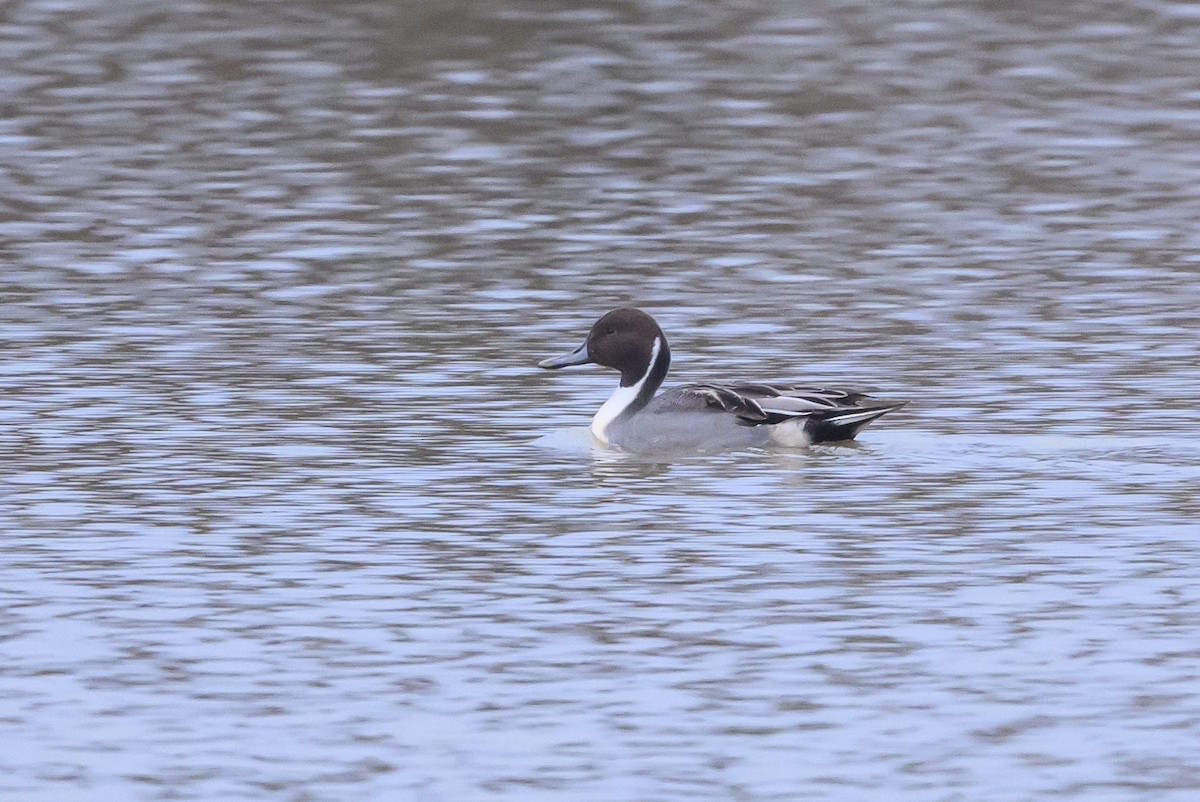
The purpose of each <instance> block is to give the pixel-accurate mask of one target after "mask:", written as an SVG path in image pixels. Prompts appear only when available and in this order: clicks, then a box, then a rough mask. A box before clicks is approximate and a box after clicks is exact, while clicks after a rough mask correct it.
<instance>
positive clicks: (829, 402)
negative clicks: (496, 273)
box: [538, 308, 905, 451]
mask: <svg viewBox="0 0 1200 802" xmlns="http://www.w3.org/2000/svg"><path fill="white" fill-rule="evenodd" d="M589 363H595V364H598V365H603V366H605V367H609V368H614V369H616V370H618V371H620V372H621V384H620V386H619V387H617V390H616V392H614V393H613V394H612V397H611V398H609V399H608V400H607V401H605V402H604V405H603V406H601V407H600V411H599V412H597V413H596V416H595V417H594V418H592V427H591V428H592V434H593V435H594V436H595V437H596V439H597V440H600V441H601V442H602V443H606V444H611V445H614V446H619V447H621V448H623V449H626V450H630V451H663V450H681V449H686V450H701V451H710V450H718V449H728V448H740V447H744V446H752V445H765V444H769V443H771V442H774V443H778V444H780V445H784V446H794V447H798V446H807V445H811V444H813V443H821V442H828V441H835V440H850V439H852V438H853V437H854V435H856V434H858V432H859V430H860V429H862V428H863V427H864V426H866V425H867V424H868V423H870V422H871V421H873V420H875V419H876V418H878V417H879V416H881V415H885V414H887V413H888V412H891V411H892V410H895V409H899V408H900V407H902V406H904V404H905V402H903V401H900V402H881V401H878V400H877V399H874V398H872V397H871V396H868V395H865V394H864V393H860V392H855V391H852V390H840V389H833V388H819V387H802V386H800V385H795V384H775V383H769V384H763V383H750V382H734V383H730V384H717V383H711V382H705V383H702V384H684V385H681V386H679V387H673V388H671V389H670V390H667V391H665V392H663V393H661V394H660V395H655V394H654V393H655V392H656V391H657V390H658V388H659V386H660V385H661V384H662V383H663V379H665V378H666V377H667V369H668V368H669V367H670V365H671V349H670V347H668V346H667V337H666V335H664V334H663V331H662V329H661V328H660V327H659V325H658V323H656V322H655V320H654V318H652V317H650V315H648V314H646V313H645V312H643V311H641V310H640V309H632V308H622V309H614V310H612V311H611V312H609V313H608V314H606V315H604V316H603V317H602V318H600V319H599V320H597V321H596V324H595V325H594V326H592V330H591V332H590V333H589V334H588V336H587V339H586V340H584V342H583V345H581V346H579V347H578V348H576V349H575V350H574V351H572V352H571V353H569V354H565V355H563V356H558V357H551V358H550V359H543V360H542V361H541V362H539V363H538V367H541V368H546V369H548V370H557V369H558V368H565V367H568V366H570V365H586V364H589Z"/></svg>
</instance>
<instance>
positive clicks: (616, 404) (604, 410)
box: [592, 337, 662, 444]
mask: <svg viewBox="0 0 1200 802" xmlns="http://www.w3.org/2000/svg"><path fill="white" fill-rule="evenodd" d="M661 349H662V339H661V338H659V337H655V338H654V346H653V347H652V348H651V349H650V363H649V366H648V367H647V368H646V373H645V375H643V376H642V378H640V379H638V381H637V384H632V385H630V386H629V387H618V388H617V390H616V392H615V393H613V394H612V395H611V396H610V397H609V399H608V400H607V401H605V402H604V404H603V406H601V407H600V409H598V410H597V411H596V415H595V417H593V418H592V435H593V436H594V437H595V438H596V439H597V440H599V441H600V442H601V443H605V444H607V443H608V427H609V426H611V425H612V422H613V421H615V420H616V419H617V418H618V417H619V416H620V414H621V413H622V412H624V411H625V410H626V409H627V408H628V407H629V405H630V404H632V403H633V402H634V399H636V398H637V397H638V393H640V392H641V391H642V387H643V386H644V385H645V384H646V380H647V379H648V378H650V373H651V371H653V370H654V363H655V361H656V360H657V359H658V352H659V350H661Z"/></svg>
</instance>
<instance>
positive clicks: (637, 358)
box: [538, 307, 671, 387]
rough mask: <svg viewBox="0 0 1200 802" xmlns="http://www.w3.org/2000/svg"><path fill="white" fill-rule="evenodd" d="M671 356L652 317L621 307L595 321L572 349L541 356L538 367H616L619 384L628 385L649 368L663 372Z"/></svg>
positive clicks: (643, 374) (645, 373) (639, 311)
mask: <svg viewBox="0 0 1200 802" xmlns="http://www.w3.org/2000/svg"><path fill="white" fill-rule="evenodd" d="M670 359H671V349H670V348H668V347H667V337H666V335H665V334H663V331H662V329H661V328H659V325H658V323H656V322H655V321H654V318H652V317H650V316H649V315H647V314H646V313H645V312H643V311H642V310H640V309H634V308H632V307H623V308H621V309H614V310H612V311H611V312H609V313H608V314H606V315H604V317H602V318H600V319H599V320H597V321H596V323H595V325H593V326H592V330H591V331H590V332H589V333H588V336H587V339H586V340H584V341H583V344H582V345H580V346H579V347H578V348H576V349H575V350H574V351H572V352H571V353H569V354H564V355H563V356H555V357H550V358H549V359H543V360H542V361H541V362H539V363H538V367H539V368H546V369H547V370H558V369H559V368H565V367H570V366H571V365H586V364H589V363H595V364H597V365H604V366H605V367H607V368H614V369H615V370H619V371H620V372H621V386H622V387H631V386H633V385H634V384H637V383H638V382H639V381H640V380H641V379H642V378H643V377H645V376H646V375H647V374H648V373H649V372H650V369H651V368H652V367H655V366H661V367H660V369H661V370H662V372H663V373H666V365H667V364H668V363H669V362H670ZM660 381H661V379H660Z"/></svg>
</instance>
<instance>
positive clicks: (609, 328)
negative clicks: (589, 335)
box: [604, 326, 617, 334]
mask: <svg viewBox="0 0 1200 802" xmlns="http://www.w3.org/2000/svg"><path fill="white" fill-rule="evenodd" d="M604 333H605V334H616V333H617V330H616V329H614V328H613V327H612V326H609V327H608V328H607V329H605V330H604Z"/></svg>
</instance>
